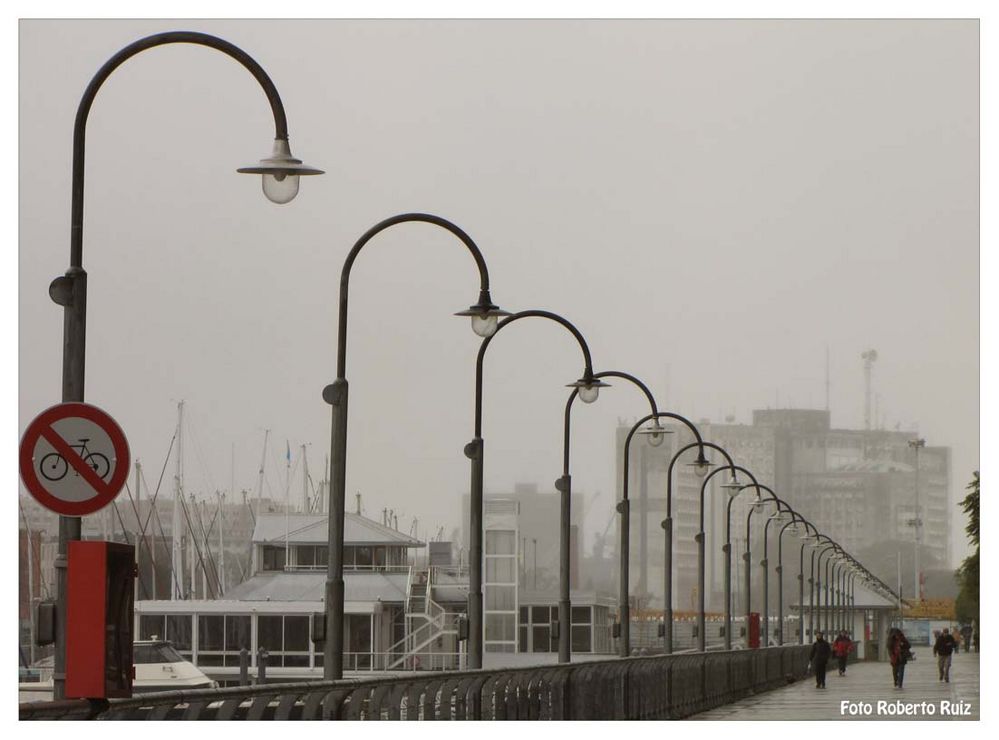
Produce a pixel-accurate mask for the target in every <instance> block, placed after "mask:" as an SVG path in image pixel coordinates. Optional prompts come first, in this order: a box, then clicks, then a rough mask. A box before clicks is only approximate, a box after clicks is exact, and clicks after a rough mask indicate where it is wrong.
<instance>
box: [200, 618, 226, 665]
mask: <svg viewBox="0 0 999 740" xmlns="http://www.w3.org/2000/svg"><path fill="white" fill-rule="evenodd" d="M222 620H223V617H222V615H221V614H202V615H200V616H199V617H198V650H222V627H223V623H222ZM206 665H207V664H206Z"/></svg>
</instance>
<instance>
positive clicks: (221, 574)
mask: <svg viewBox="0 0 999 740" xmlns="http://www.w3.org/2000/svg"><path fill="white" fill-rule="evenodd" d="M224 522H225V491H219V598H222V594H223V593H225V540H224V539H223V531H224V530H223V524H224Z"/></svg>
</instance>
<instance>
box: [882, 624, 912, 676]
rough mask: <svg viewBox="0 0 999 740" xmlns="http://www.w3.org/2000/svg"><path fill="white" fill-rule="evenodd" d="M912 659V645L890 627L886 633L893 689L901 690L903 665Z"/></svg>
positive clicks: (900, 633)
mask: <svg viewBox="0 0 999 740" xmlns="http://www.w3.org/2000/svg"><path fill="white" fill-rule="evenodd" d="M911 659H912V645H910V644H909V641H908V640H907V639H906V637H905V634H904V633H903V632H902V630H900V629H899V628H898V627H892V628H891V631H890V632H889V633H888V660H889V661H890V662H891V675H892V678H894V679H895V688H896V689H900V688H902V682H903V681H904V680H905V664H906V663H908V662H909V661H910V660H911Z"/></svg>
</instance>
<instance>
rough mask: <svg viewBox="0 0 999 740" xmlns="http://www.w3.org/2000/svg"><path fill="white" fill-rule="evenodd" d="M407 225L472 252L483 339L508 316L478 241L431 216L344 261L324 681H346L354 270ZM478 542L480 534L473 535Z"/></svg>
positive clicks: (395, 220) (407, 217)
mask: <svg viewBox="0 0 999 740" xmlns="http://www.w3.org/2000/svg"><path fill="white" fill-rule="evenodd" d="M404 223H425V224H430V225H432V226H438V227H440V228H442V229H444V230H445V231H448V232H450V233H451V234H453V235H454V236H455V237H457V238H458V240H459V241H460V242H461V243H462V244H463V245H464V246H465V247H466V248H467V249H468V251H469V252H470V253H471V255H472V259H473V260H474V261H475V264H476V267H477V268H478V272H479V299H478V301H477V303H475V304H474V305H473V306H471V307H470V308H469V309H467V310H466V311H460V312H458V313H457V314H456V315H458V316H470V317H471V319H472V329H473V331H474V332H475V333H476V334H477V335H479V336H488V335H489V334H490V333H491V332H495V331H496V325H497V320H498V317H500V316H504V315H506V312H505V311H502V310H500V309H499V307H498V306H496V305H494V304H493V302H492V297H491V296H490V293H489V269H488V268H487V267H486V261H485V259H484V258H483V256H482V252H481V251H480V250H479V247H478V246H477V245H476V244H475V242H474V241H472V238H471V237H470V236H469V235H468V234H466V233H465V232H464V231H462V230H461V229H460V228H459V227H457V226H456V225H454V224H453V223H451V222H450V221H448V220H446V219H443V218H441V217H440V216H434V215H431V214H427V213H404V214H401V215H398V216H392V217H391V218H387V219H385V220H384V221H381V222H379V223H377V224H375V225H374V226H372V227H371V228H370V229H368V230H367V231H366V232H365V233H364V234H363V235H361V238H360V239H358V240H357V242H356V243H355V244H354V246H353V248H352V249H351V250H350V252H349V253H348V254H347V258H346V259H345V260H344V263H343V268H342V270H341V272H340V313H339V316H338V323H337V377H336V380H334V381H333V383H331V384H330V385H328V386H326V387H325V388H324V389H323V400H324V401H326V403H328V404H330V406H332V407H333V408H332V433H331V435H330V505H329V518H328V547H329V564H328V566H327V571H326V595H325V605H326V642H325V644H324V646H323V678H325V679H327V680H329V679H339V678H343V644H344V634H343V632H344V617H343V607H344V603H343V602H344V583H343V537H344V516H345V506H346V502H345V499H344V496H345V488H346V479H347V395H348V385H347V292H348V287H349V283H350V270H351V268H352V267H353V265H354V260H356V259H357V256H358V254H359V253H360V251H361V250H362V249H363V248H364V246H365V245H366V244H367V243H368V242H370V241H371V239H372V238H374V237H375V236H376V235H378V234H380V233H381V232H383V231H385V230H386V229H388V228H391V227H392V226H396V225H398V224H404ZM473 537H474V534H473Z"/></svg>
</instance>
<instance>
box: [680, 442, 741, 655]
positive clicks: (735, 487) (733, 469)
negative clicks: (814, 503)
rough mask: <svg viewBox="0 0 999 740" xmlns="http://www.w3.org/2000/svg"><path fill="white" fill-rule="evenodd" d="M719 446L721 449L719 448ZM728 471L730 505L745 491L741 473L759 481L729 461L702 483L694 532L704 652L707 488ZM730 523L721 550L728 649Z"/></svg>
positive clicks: (699, 643) (726, 485) (699, 640)
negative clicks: (723, 562) (739, 476)
mask: <svg viewBox="0 0 999 740" xmlns="http://www.w3.org/2000/svg"><path fill="white" fill-rule="evenodd" d="M719 449H720V448H719ZM722 453H723V454H724V455H725V457H726V458H729V456H728V453H727V452H725V451H724V450H723V451H722ZM725 471H729V472H730V473H731V478H730V479H729V481H728V482H727V483H723V484H722V487H724V488H727V489H728V490H729V504H731V502H732V500H733V499H734V498H735V497H736V496H737V495H738V494H739V493H740V492H741V491H742V490H744V488H745V486H743V485H742V483H740V482H739V478H738V473H740V472H741V473H745V474H746V475H747V476H749V477H750V478H751V479H752V480H753V482H754V483H755V482H756V478H754V477H753V474H752V473H750V472H749V471H748V470H746V468H744V467H742V466H740V465H733V464H732V463H729V464H728V465H723V466H722V467H719V468H715V469H714V470H712V471H711V472H710V473H708V474H707V475H706V476H705V477H704V480H703V481H702V482H701V495H700V507H699V510H698V511H699V518H698V529H697V535H695V537H694V540H695V541H696V542H697V646H698V650H700V651H701V652H702V653H703V652H704V651H705V649H706V646H707V634H706V632H707V630H706V624H705V622H706V620H705V614H704V612H705V594H704V592H705V590H706V583H705V581H706V579H705V558H704V537H705V533H704V492H705V491H706V490H707V487H708V483H710V482H711V479H712V478H714V477H715V476H716V475H718V474H719V473H722V472H725ZM728 534H729V531H728V526H727V525H726V527H725V545H724V546H723V547H722V551H723V552H724V553H725V644H726V648H727V649H731V643H732V638H731V626H732V625H731V585H732V558H731V549H732V548H731V546H730V542H729V539H728Z"/></svg>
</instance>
